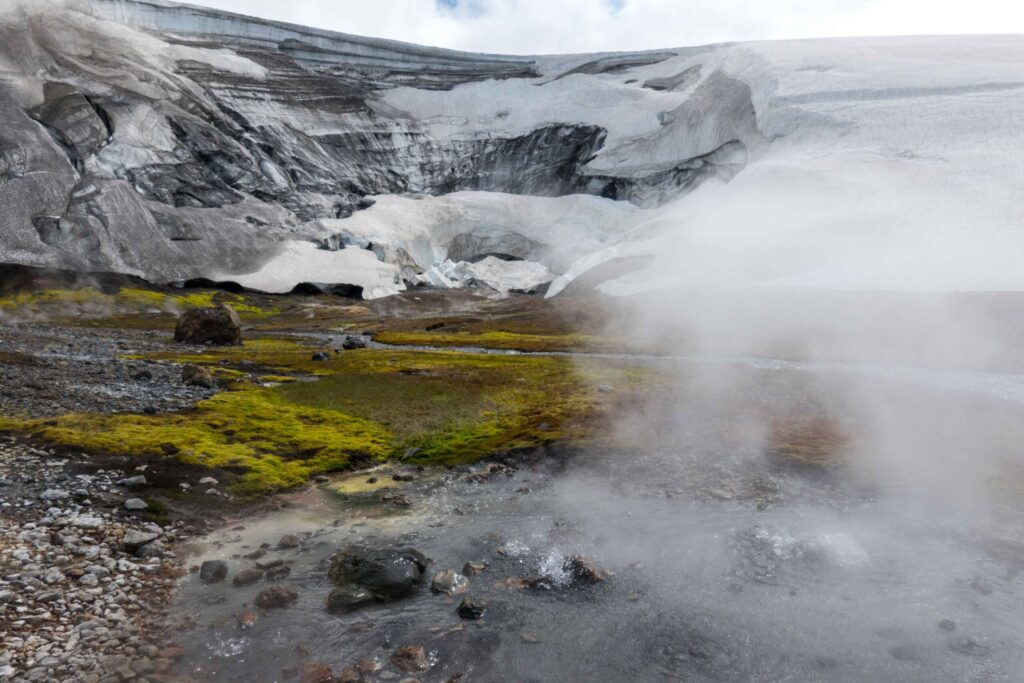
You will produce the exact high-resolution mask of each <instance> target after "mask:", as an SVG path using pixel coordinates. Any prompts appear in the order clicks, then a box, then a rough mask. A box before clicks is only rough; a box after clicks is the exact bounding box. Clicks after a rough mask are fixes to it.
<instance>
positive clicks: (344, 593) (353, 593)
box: [326, 584, 376, 614]
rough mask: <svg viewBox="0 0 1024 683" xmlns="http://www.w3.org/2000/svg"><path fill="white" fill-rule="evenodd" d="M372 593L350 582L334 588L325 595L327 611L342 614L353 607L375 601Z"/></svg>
mask: <svg viewBox="0 0 1024 683" xmlns="http://www.w3.org/2000/svg"><path fill="white" fill-rule="evenodd" d="M375 601H376V598H375V597H374V595H373V593H371V592H370V591H368V590H366V589H365V588H360V587H359V586H355V585H352V584H348V585H345V586H340V587H338V588H335V589H334V590H332V591H331V592H330V593H329V594H328V595H327V605H326V607H327V611H328V612H330V613H331V614H344V613H346V612H351V611H352V610H354V609H358V608H360V607H364V606H365V605H368V604H370V603H371V602H375Z"/></svg>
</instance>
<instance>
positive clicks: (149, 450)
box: [0, 389, 389, 494]
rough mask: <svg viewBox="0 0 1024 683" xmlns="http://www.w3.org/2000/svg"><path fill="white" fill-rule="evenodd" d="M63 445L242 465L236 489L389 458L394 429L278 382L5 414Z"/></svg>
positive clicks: (13, 423) (246, 490)
mask: <svg viewBox="0 0 1024 683" xmlns="http://www.w3.org/2000/svg"><path fill="white" fill-rule="evenodd" d="M12 428H16V429H19V430H22V431H27V432H29V433H31V434H34V435H36V436H38V437H40V438H42V439H44V440H45V441H47V442H49V443H53V444H57V445H65V446H73V447H75V448H82V449H85V450H90V451H95V452H104V453H112V454H123V455H125V456H135V455H149V456H168V455H173V456H174V457H176V458H178V459H179V460H181V461H182V462H184V463H186V464H190V465H200V466H203V467H209V468H218V469H224V470H228V471H233V472H236V473H237V474H238V475H239V476H238V480H237V481H236V482H235V484H234V485H233V487H232V488H233V490H235V491H236V492H238V493H242V494H256V493H262V492H266V491H271V490H277V489H285V488H289V487H293V486H296V485H298V484H301V483H303V482H304V481H306V479H308V478H309V476H310V475H312V474H316V473H318V472H327V471H331V470H339V469H344V468H346V467H348V466H349V465H350V462H351V459H352V458H353V457H355V456H361V457H370V458H374V459H383V458H385V457H386V456H387V454H388V446H387V444H388V441H389V435H388V433H387V431H386V430H385V429H383V428H382V427H381V426H379V425H376V424H373V423H372V422H369V421H367V420H363V419H360V418H357V417H353V416H351V415H347V414H345V413H342V412H339V411H335V410H326V409H319V408H310V407H306V406H298V405H294V404H290V403H288V402H286V401H284V400H282V399H281V397H280V396H278V395H277V394H276V393H274V392H273V391H271V390H257V389H247V390H243V391H234V392H226V393H222V394H218V395H216V396H214V397H213V398H210V399H208V400H206V401H203V402H201V403H199V405H198V406H197V407H196V408H195V410H192V411H188V412H185V413H175V414H166V415H130V414H116V415H92V414H70V415H65V416H63V417H60V418H57V419H55V420H28V421H17V420H10V419H7V420H0V429H7V430H10V429H12Z"/></svg>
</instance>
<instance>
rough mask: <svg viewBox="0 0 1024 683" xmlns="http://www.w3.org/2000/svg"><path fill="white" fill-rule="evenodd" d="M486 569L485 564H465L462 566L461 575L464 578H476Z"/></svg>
mask: <svg viewBox="0 0 1024 683" xmlns="http://www.w3.org/2000/svg"><path fill="white" fill-rule="evenodd" d="M486 569H487V563H486V562H467V563H466V564H464V565H462V573H463V574H465V575H466V576H476V575H477V574H480V573H482V572H484V571H485V570H486Z"/></svg>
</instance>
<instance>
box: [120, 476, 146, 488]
mask: <svg viewBox="0 0 1024 683" xmlns="http://www.w3.org/2000/svg"><path fill="white" fill-rule="evenodd" d="M117 485H118V486H124V487H125V488H129V489H134V488H138V487H140V486H145V485H146V475H144V474H138V475H135V476H134V477H126V478H124V479H122V480H120V481H119V482H117Z"/></svg>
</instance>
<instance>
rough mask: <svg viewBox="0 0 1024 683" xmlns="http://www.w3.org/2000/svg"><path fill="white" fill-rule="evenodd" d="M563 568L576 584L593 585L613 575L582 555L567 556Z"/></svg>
mask: <svg viewBox="0 0 1024 683" xmlns="http://www.w3.org/2000/svg"><path fill="white" fill-rule="evenodd" d="M562 569H563V570H564V571H565V572H566V573H567V574H568V575H569V577H570V581H571V582H572V584H573V585H575V586H592V585H594V584H597V583H601V582H603V581H605V580H607V579H608V577H609V576H611V573H610V572H608V571H606V570H604V569H601V568H600V567H598V566H597V565H595V564H594V563H593V562H591V561H590V560H588V559H587V558H585V557H583V556H582V555H572V556H570V557H567V558H566V559H565V562H563V563H562Z"/></svg>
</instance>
